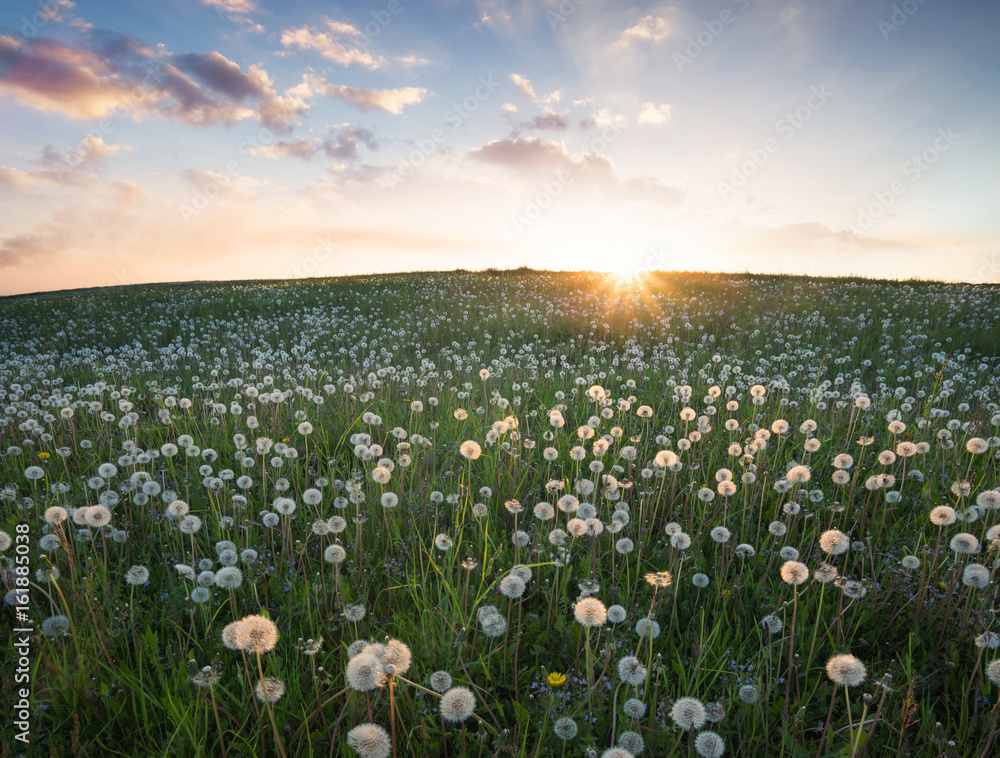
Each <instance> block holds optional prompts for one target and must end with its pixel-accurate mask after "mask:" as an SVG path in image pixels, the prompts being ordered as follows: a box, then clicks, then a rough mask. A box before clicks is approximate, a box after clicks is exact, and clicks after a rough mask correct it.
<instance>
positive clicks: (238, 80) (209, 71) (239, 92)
mask: <svg viewBox="0 0 1000 758" xmlns="http://www.w3.org/2000/svg"><path fill="white" fill-rule="evenodd" d="M173 61H174V63H175V64H176V65H177V67H178V68H179V69H180V70H181V71H183V72H185V73H186V74H189V75H190V76H192V77H194V78H195V79H197V80H198V81H200V82H202V83H203V84H205V85H207V86H208V87H210V88H212V89H213V90H215V91H216V92H220V93H222V94H224V95H225V96H226V97H228V98H230V99H231V100H233V101H235V102H243V101H244V100H246V99H247V98H260V99H264V98H268V97H271V96H273V95H274V91H273V90H272V89H271V87H270V84H271V82H270V80H269V79H268V76H267V73H265V72H264V71H263V70H262V69H261V68H260V67H259V66H250V68H249V72H248V73H246V74H244V73H243V71H242V70H241V69H240V67H239V65H238V64H236V63H234V62H233V61H231V60H229V59H228V58H226V57H225V56H224V55H221V54H220V53H217V52H215V51H211V52H207V53H188V54H186V55H175V56H174V57H173Z"/></svg>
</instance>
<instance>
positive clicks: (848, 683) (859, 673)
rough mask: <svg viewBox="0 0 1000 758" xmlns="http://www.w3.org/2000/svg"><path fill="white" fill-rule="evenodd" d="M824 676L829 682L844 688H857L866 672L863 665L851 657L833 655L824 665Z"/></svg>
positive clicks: (847, 655) (848, 655)
mask: <svg viewBox="0 0 1000 758" xmlns="http://www.w3.org/2000/svg"><path fill="white" fill-rule="evenodd" d="M826 675H827V676H828V677H830V681H831V682H834V683H835V684H840V685H843V686H845V687H857V686H858V685H859V684H861V683H862V682H863V681H864V680H865V677H866V676H868V672H867V670H866V669H865V666H864V664H863V663H862V662H861V661H859V660H858V659H857V658H855V657H854V656H853V655H850V654H844V655H835V656H833V658H831V659H830V660H829V661H827V663H826Z"/></svg>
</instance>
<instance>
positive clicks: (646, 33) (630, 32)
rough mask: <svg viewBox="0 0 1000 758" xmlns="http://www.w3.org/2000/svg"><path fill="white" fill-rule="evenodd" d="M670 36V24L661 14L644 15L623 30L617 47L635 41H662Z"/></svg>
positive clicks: (626, 45)
mask: <svg viewBox="0 0 1000 758" xmlns="http://www.w3.org/2000/svg"><path fill="white" fill-rule="evenodd" d="M669 36H670V24H668V23H667V20H666V19H663V18H660V17H659V16H643V17H642V18H641V19H639V23H637V24H636V25H635V26H630V27H629V28H628V29H626V30H625V31H623V32H622V33H621V35H620V36H619V37H618V41H617V42H615V45H614V46H615V47H628V46H629V45H631V44H632V43H633V42H635V41H642V42H654V43H655V42H662V41H663V40H665V39H666V38H667V37H669Z"/></svg>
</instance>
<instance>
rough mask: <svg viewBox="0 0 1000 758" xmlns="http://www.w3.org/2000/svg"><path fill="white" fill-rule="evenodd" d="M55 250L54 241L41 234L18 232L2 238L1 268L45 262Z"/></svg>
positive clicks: (0, 241) (0, 245)
mask: <svg viewBox="0 0 1000 758" xmlns="http://www.w3.org/2000/svg"><path fill="white" fill-rule="evenodd" d="M54 252H55V246H54V245H53V244H52V241H51V240H49V239H46V237H45V236H44V235H41V234H18V235H14V236H12V237H6V238H4V239H0V268H7V267H8V266H19V265H22V264H24V263H43V262H45V261H47V260H49V259H50V258H51V257H52V256H53V254H54Z"/></svg>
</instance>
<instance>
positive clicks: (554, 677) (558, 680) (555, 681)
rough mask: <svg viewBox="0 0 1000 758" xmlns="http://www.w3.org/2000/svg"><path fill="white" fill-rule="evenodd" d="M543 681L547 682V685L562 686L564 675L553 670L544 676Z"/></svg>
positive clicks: (564, 679) (564, 681)
mask: <svg viewBox="0 0 1000 758" xmlns="http://www.w3.org/2000/svg"><path fill="white" fill-rule="evenodd" d="M545 681H546V682H548V683H549V687H562V686H563V685H564V684H565V683H566V675H565V674H560V673H558V672H556V671H553V672H552V673H551V674H549V675H548V676H547V677H545Z"/></svg>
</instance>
